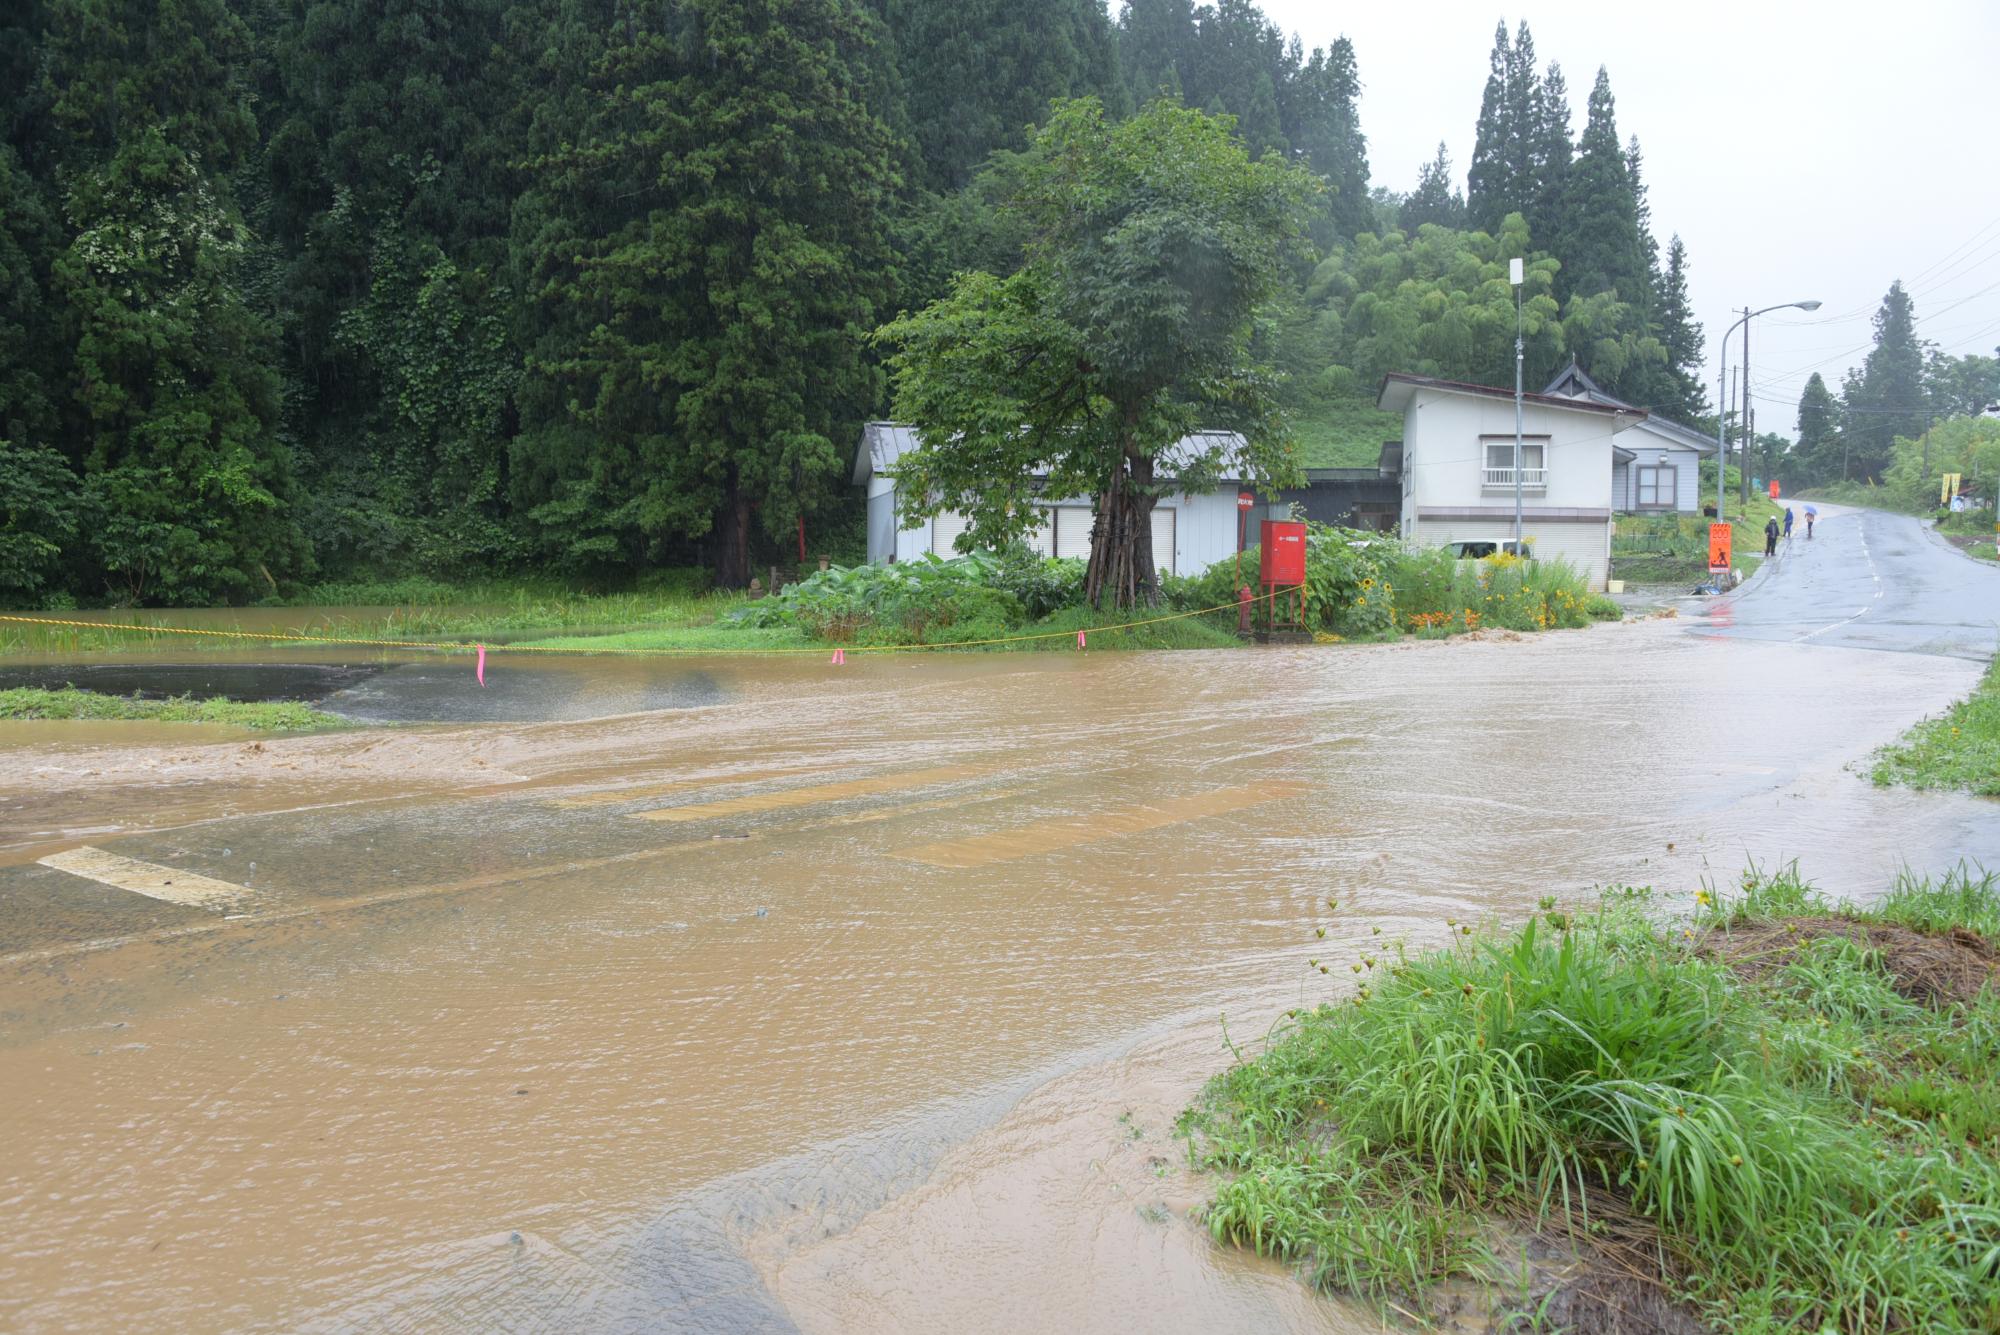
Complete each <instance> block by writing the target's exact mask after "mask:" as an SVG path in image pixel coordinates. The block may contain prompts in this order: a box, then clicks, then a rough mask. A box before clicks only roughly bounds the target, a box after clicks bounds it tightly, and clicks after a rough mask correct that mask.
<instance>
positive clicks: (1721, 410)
mask: <svg viewBox="0 0 2000 1335" xmlns="http://www.w3.org/2000/svg"><path fill="white" fill-rule="evenodd" d="M1723 360H1724V361H1725V362H1726V361H1728V358H1726V357H1725V358H1723ZM1728 495H1729V372H1728V371H1726V370H1724V369H1723V367H1722V366H1720V365H1718V366H1717V367H1716V368H1715V522H1716V523H1718V524H1722V523H1727V522H1728V521H1727V520H1725V519H1724V518H1723V517H1722V509H1723V506H1722V501H1723V498H1724V497H1726V496H1728Z"/></svg>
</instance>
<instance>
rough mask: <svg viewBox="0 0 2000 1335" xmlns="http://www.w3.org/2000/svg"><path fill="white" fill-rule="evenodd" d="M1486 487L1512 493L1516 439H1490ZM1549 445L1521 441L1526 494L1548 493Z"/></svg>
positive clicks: (1523, 480)
mask: <svg viewBox="0 0 2000 1335" xmlns="http://www.w3.org/2000/svg"><path fill="white" fill-rule="evenodd" d="M1485 445H1486V475H1485V485H1486V486H1488V487H1492V488H1495V489H1505V490H1509V491H1511V490H1512V489H1513V487H1514V438H1513V437H1512V436H1508V437H1505V438H1502V437H1499V436H1488V437H1486V439H1485ZM1548 449H1549V447H1548V442H1547V440H1546V439H1544V440H1524V441H1522V442H1521V487H1522V489H1523V490H1526V491H1542V490H1546V489H1547V487H1548V485H1549V470H1548Z"/></svg>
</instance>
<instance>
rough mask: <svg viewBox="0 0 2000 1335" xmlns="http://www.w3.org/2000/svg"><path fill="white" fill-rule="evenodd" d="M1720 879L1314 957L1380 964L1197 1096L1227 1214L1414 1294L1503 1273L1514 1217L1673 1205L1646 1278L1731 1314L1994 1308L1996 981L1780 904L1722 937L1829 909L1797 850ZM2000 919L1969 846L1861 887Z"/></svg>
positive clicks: (1263, 1245) (1370, 1282) (1780, 1320)
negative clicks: (1946, 988)
mask: <svg viewBox="0 0 2000 1335" xmlns="http://www.w3.org/2000/svg"><path fill="white" fill-rule="evenodd" d="M1702 900H1703V903H1702V906H1701V908H1700V909H1699V910H1698V912H1697V914H1696V917H1695V919H1694V920H1693V921H1686V922H1680V923H1676V924H1674V925H1673V926H1663V925H1662V918H1661V914H1660V912H1659V908H1658V906H1657V905H1656V904H1655V903H1654V902H1653V899H1652V897H1651V894H1650V892H1648V891H1644V890H1629V889H1621V890H1616V891H1613V892H1610V893H1608V894H1607V895H1606V896H1605V897H1604V898H1603V900H1602V901H1601V902H1600V903H1599V904H1598V905H1597V906H1596V907H1595V908H1594V909H1593V910H1592V911H1590V912H1588V913H1583V914H1574V913H1569V912H1562V911H1558V910H1557V909H1556V908H1555V906H1554V905H1553V903H1552V902H1549V903H1545V905H1544V912H1543V913H1542V914H1540V915H1538V916H1537V917H1536V918H1535V919H1533V920H1531V921H1530V922H1529V923H1527V924H1526V925H1525V926H1523V927H1521V928H1519V929H1518V930H1516V931H1513V932H1508V933H1501V932H1497V931H1473V930H1472V929H1471V928H1470V927H1466V926H1461V925H1459V924H1448V929H1449V930H1450V931H1451V932H1452V940H1453V944H1452V946H1451V947H1450V948H1447V949H1439V950H1430V951H1425V952H1423V953H1420V954H1415V955H1408V954H1405V953H1404V952H1403V951H1401V950H1397V951H1393V952H1386V953H1382V954H1380V955H1376V954H1370V953H1366V952H1364V953H1363V954H1362V955H1361V956H1360V958H1358V959H1356V960H1353V961H1347V960H1344V959H1343V960H1321V959H1316V960H1314V961H1313V965H1312V967H1313V968H1314V969H1315V970H1316V971H1322V972H1323V971H1325V970H1326V969H1327V968H1328V967H1329V966H1334V967H1338V966H1339V965H1340V964H1347V965H1349V967H1350V968H1351V969H1352V970H1353V971H1354V972H1355V973H1356V974H1357V975H1358V976H1359V977H1360V978H1361V979H1362V980H1363V981H1362V985H1361V986H1360V987H1359V988H1358V990H1357V992H1356V993H1355V995H1354V996H1353V997H1351V998H1350V999H1348V1000H1347V1001H1346V1002H1344V1003H1342V1004H1339V1005H1331V1004H1329V1005H1323V1006H1321V1007H1319V1008H1318V1009H1315V1010H1311V1011H1294V1012H1292V1013H1291V1014H1290V1015H1289V1016H1288V1017H1287V1018H1286V1020H1285V1021H1284V1022H1283V1023H1282V1024H1281V1026H1280V1028H1279V1029H1278V1030H1277V1031H1275V1032H1274V1034H1273V1035H1272V1037H1271V1039H1270V1041H1269V1042H1268V1044H1267V1046H1266V1048H1265V1050H1264V1051H1262V1052H1261V1053H1260V1054H1258V1055H1257V1056H1256V1057H1255V1059H1254V1060H1250V1061H1245V1062H1243V1063H1241V1064H1239V1065H1237V1066H1236V1067H1234V1068H1233V1069H1231V1070H1229V1071H1227V1072H1225V1073H1224V1074H1222V1075H1220V1076H1218V1077H1217V1078H1216V1079H1215V1080H1214V1081H1213V1082H1212V1083H1211V1085H1210V1087H1209V1089H1208V1090H1207V1092H1206V1093H1205V1095H1204V1096H1203V1099H1202V1100H1201V1102H1199V1103H1198V1104H1197V1105H1196V1107H1195V1108H1193V1109H1191V1110H1190V1111H1189V1113H1188V1114H1186V1116H1185V1117H1184V1119H1183V1129H1184V1131H1186V1132H1187V1133H1188V1134H1189V1135H1190V1137H1191V1144H1192V1147H1193V1152H1194V1153H1195V1154H1196V1156H1197V1158H1198V1159H1199V1160H1200V1161H1201V1162H1203V1163H1205V1164H1207V1165H1208V1166H1210V1167H1212V1168H1214V1169H1216V1170H1218V1171H1220V1172H1221V1173H1223V1174H1224V1175H1225V1178H1224V1180H1223V1181H1222V1183H1221V1184H1220V1185H1219V1187H1218V1188H1217V1190H1216V1193H1215V1199H1214V1202H1213V1204H1212V1205H1211V1207H1210V1208H1209V1210H1208V1215H1207V1217H1208V1222H1209V1226H1210V1228H1211V1229H1212V1231H1213V1232H1214V1233H1215V1235H1216V1237H1217V1238H1218V1239H1221V1240H1224V1241H1228V1242H1233V1243H1236V1244H1238V1245H1242V1246H1245V1247H1249V1248H1252V1249H1254V1250H1255V1251H1257V1252H1259V1253H1260V1254H1264V1255H1271V1256H1277V1257H1281V1258H1285V1259H1287V1260H1290V1261H1293V1262H1295V1263H1297V1264H1298V1265H1299V1266H1300V1267H1301V1269H1302V1272H1303V1273H1304V1274H1305V1276H1306V1277H1307V1278H1308V1279H1309V1280H1310V1281H1311V1282H1313V1283H1314V1284H1317V1285H1319V1286H1321V1287H1324V1288H1328V1289H1336V1290H1340V1291H1344V1292H1348V1293H1354V1294H1359V1295H1364V1296H1367V1297H1369V1298H1372V1299H1374V1300H1376V1301H1378V1302H1381V1303H1383V1304H1384V1305H1385V1306H1388V1305H1394V1306H1396V1307H1398V1308H1403V1309H1405V1310H1407V1305H1409V1304H1412V1303H1414V1304H1415V1305H1416V1306H1417V1307H1419V1308H1421V1307H1422V1306H1423V1302H1424V1298H1425V1295H1426V1293H1427V1291H1428V1290H1430V1289H1431V1287H1432V1286H1433V1285H1435V1284H1436V1283H1437V1282H1439V1281H1441V1280H1443V1279H1446V1278H1448V1277H1452V1276H1462V1277H1469V1278H1471V1279H1473V1280H1475V1281H1482V1282H1485V1283H1488V1284H1493V1285H1501V1284H1503V1274H1504V1273H1505V1267H1504V1266H1503V1265H1501V1264H1500V1258H1498V1257H1496V1256H1495V1255H1493V1254H1492V1253H1491V1252H1489V1250H1488V1246H1489V1244H1488V1243H1487V1242H1485V1241H1482V1239H1486V1238H1490V1237H1492V1236H1493V1233H1492V1230H1491V1229H1490V1227H1487V1225H1489V1224H1490V1222H1491V1221H1493V1220H1495V1219H1502V1220H1511V1221H1513V1222H1514V1223H1515V1224H1516V1225H1527V1226H1535V1227H1549V1226H1554V1227H1556V1228H1558V1229H1560V1228H1562V1227H1564V1226H1567V1227H1568V1228H1569V1229H1570V1230H1571V1232H1572V1236H1573V1237H1575V1238H1577V1239H1578V1240H1579V1241H1580V1242H1581V1243H1582V1245H1583V1246H1584V1248H1585V1250H1586V1251H1588V1250H1589V1248H1590V1246H1591V1245H1592V1239H1593V1238H1594V1237H1597V1236H1599V1235H1600V1234H1601V1233H1602V1232H1603V1231H1604V1230H1605V1228H1606V1225H1607V1220H1608V1219H1610V1218H1611V1217H1612V1215H1613V1214H1614V1213H1618V1214H1624V1215H1632V1216H1636V1217H1637V1218H1638V1219H1639V1220H1640V1221H1642V1222H1644V1223H1646V1224H1649V1225H1650V1229H1651V1230H1652V1232H1653V1235H1654V1236H1653V1244H1652V1247H1651V1249H1650V1250H1646V1249H1641V1251H1640V1253H1639V1254H1640V1255H1642V1256H1645V1257H1646V1258H1647V1260H1648V1263H1649V1265H1650V1266H1651V1268H1653V1269H1654V1270H1655V1272H1656V1273H1655V1274H1654V1276H1653V1278H1654V1279H1656V1280H1657V1281H1658V1282H1659V1283H1660V1284H1661V1285H1663V1286H1664V1287H1665V1288H1667V1289H1668V1290H1669V1291H1671V1293H1672V1294H1674V1295H1675V1296H1676V1297H1678V1299H1679V1300H1680V1301H1682V1302H1683V1303H1685V1304H1688V1305H1689V1306H1691V1307H1692V1308H1693V1309H1694V1310H1696V1311H1697V1312H1699V1313H1700V1314H1702V1315H1703V1316H1705V1317H1707V1318H1708V1319H1709V1320H1711V1321H1717V1322H1719V1321H1721V1320H1723V1319H1724V1318H1727V1321H1728V1324H1729V1325H1730V1327H1731V1328H1732V1330H1735V1331H1738V1332H1764V1331H1778V1330H1799V1329H1805V1330H1818V1329H1827V1328H1831V1329H1837V1330H1852V1331H1861V1330H1883V1329H1888V1330H1897V1329H1908V1330H1927V1331H1928V1330H1940V1331H1943V1330H1968V1331H1971V1330H1986V1331H1991V1330H1994V1329H1996V1328H2000V1327H1996V1323H2000V994H1996V992H1995V990H1994V989H1993V988H1991V987H1988V988H1986V989H1985V990H1984V991H1983V992H1979V993H1977V995H1976V997H1974V998H1972V999H1966V1000H1961V1001H1959V1002H1957V1003H1954V1004H1952V1005H1949V1006H1940V1007H1934V1006H1927V1005H1921V1004H1917V1003H1916V1002H1913V1001H1911V1000H1909V999H1908V998H1907V997H1905V996H1903V995H1901V994H1899V992H1898V991H1897V989H1896V987H1895V986H1894V984H1895V981H1896V980H1895V979H1894V978H1893V976H1892V975H1891V973H1890V971H1889V970H1888V968H1887V967H1886V965H1885V963H1884V957H1883V956H1882V954H1881V953H1879V952H1877V951H1875V950H1872V949H1871V948H1869V946H1868V945H1867V944H1865V938H1864V940H1863V941H1859V942H1858V941H1856V940H1850V939H1847V938H1844V937H1839V936H1837V935H1836V936H1831V937H1828V938H1826V939H1817V940H1803V939H1802V940H1796V941H1794V940H1792V939H1789V938H1788V937H1787V935H1786V934H1785V933H1784V932H1783V929H1779V933H1780V943H1779V944H1777V945H1776V946H1774V948H1773V950H1772V952H1771V959H1770V960H1769V961H1768V966H1769V967H1765V968H1763V969H1761V970H1756V971H1746V970H1745V969H1743V968H1741V967H1738V962H1737V961H1734V960H1732V959H1731V957H1730V953H1729V951H1728V950H1727V949H1724V948H1721V947H1720V944H1719V943H1722V942H1723V941H1724V940H1725V938H1726V937H1727V934H1729V933H1733V932H1742V931H1745V930H1747V926H1746V925H1748V924H1754V923H1759V922H1762V923H1769V922H1770V921H1772V919H1771V917H1770V915H1772V914H1794V913H1805V914H1816V915H1835V913H1836V910H1835V909H1834V908H1832V907H1831V906H1829V905H1827V904H1825V903H1823V902H1821V901H1820V900H1819V899H1818V897H1817V896H1816V895H1815V894H1814V893H1813V892H1812V890H1811V888H1810V887H1809V886H1807V885H1806V884H1804V883H1803V882H1801V881H1799V879H1798V877H1797V874H1796V870H1795V869H1793V868H1786V869H1784V870H1782V871H1781V872H1779V873H1777V874H1774V875H1768V876H1767V875H1764V874H1761V873H1754V872H1753V873H1752V874H1751V875H1750V876H1749V877H1747V878H1746V880H1745V883H1744V886H1743V887H1742V891H1741V893H1740V894H1737V895H1733V896H1730V897H1727V899H1726V902H1718V899H1717V897H1716V896H1714V895H1711V894H1709V893H1708V892H1704V893H1703V896H1702ZM1996 919H2000V891H1996V887H1995V881H1994V878H1993V877H1992V876H1980V875H1973V874H1971V873H1969V872H1965V871H1963V870H1961V871H1960V872H1958V873H1954V875H1953V876H1951V877H1947V878H1946V879H1945V881H1944V882H1942V883H1935V884H1934V883H1931V882H1926V881H1921V880H1915V879H1910V878H1905V879H1904V880H1903V881H1902V882H1900V883H1899V884H1898V886H1897V888H1896V890H1895V892H1894V893H1893V894H1892V895H1891V897H1890V898H1889V900H1888V901H1886V902H1885V903H1884V904H1883V905H1882V906H1881V907H1880V908H1879V909H1877V910H1876V911H1874V912H1873V913H1870V914H1859V915H1854V921H1856V922H1858V923H1869V922H1893V923H1898V924H1907V925H1910V926H1915V925H1918V924H1922V925H1923V928H1924V930H1930V931H1936V930H1941V929H1944V928H1945V927H1947V926H1951V927H1959V928H1965V927H1968V926H1969V927H1972V928H1974V929H1975V930H1976V929H1978V928H1980V927H1983V926H1987V925H1991V924H1993V923H1995V921H1996ZM1948 944H1949V945H1951V946H1952V947H1953V948H1957V949H1963V950H1972V949H1973V947H1972V946H1970V945H1965V944H1964V943H1960V942H1956V941H1954V942H1949V943H1948ZM1981 945H1982V946H1983V943H1981ZM1982 958H1984V957H1982ZM1593 1203H1595V1204H1593ZM1613 1207H1615V1209H1614V1208H1613ZM1628 1255H1630V1253H1629V1252H1628Z"/></svg>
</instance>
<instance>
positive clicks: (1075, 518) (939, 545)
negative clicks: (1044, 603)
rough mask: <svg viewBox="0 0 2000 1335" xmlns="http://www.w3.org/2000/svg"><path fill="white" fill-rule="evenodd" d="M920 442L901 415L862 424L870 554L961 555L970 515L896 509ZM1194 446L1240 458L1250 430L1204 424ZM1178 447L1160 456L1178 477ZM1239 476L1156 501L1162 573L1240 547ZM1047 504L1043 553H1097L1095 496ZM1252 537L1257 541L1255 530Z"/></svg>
mask: <svg viewBox="0 0 2000 1335" xmlns="http://www.w3.org/2000/svg"><path fill="white" fill-rule="evenodd" d="M916 447H917V435H916V431H915V429H914V428H911V427H909V426H905V425H903V424H902V423H900V422H870V423H868V425H867V426H865V427H863V428H862V429H861V446H860V448H859V449H858V450H857V451H856V452H855V456H854V481H855V483H856V484H857V485H858V486H861V487H864V488H865V489H866V490H867V495H868V559H869V560H870V561H908V560H911V559H912V558H914V557H917V556H921V555H922V554H923V553H925V552H935V553H937V554H938V555H939V556H954V555H956V554H957V551H958V549H957V547H956V546H954V543H955V542H956V541H957V539H958V536H959V535H960V534H961V533H963V532H965V528H966V519H965V516H964V515H960V514H955V513H951V512H946V513H944V514H941V515H938V516H937V517H936V518H934V519H926V520H923V521H921V522H920V523H917V524H913V525H911V526H909V527H907V528H906V527H903V526H902V523H901V520H900V519H899V518H898V516H897V512H896V502H897V494H896V461H897V460H898V459H900V458H901V457H902V456H903V454H904V453H905V452H906V451H909V450H914V449H915V448H916ZM1181 447H1182V448H1184V449H1185V450H1187V451H1188V452H1190V453H1193V452H1202V453H1206V452H1209V451H1212V450H1214V449H1216V448H1217V447H1221V448H1222V449H1224V450H1225V451H1227V457H1230V458H1241V457H1242V448H1243V438H1242V437H1241V436H1239V435H1237V434H1236V433H1235V432H1233V431H1204V432H1201V433H1199V434H1197V435H1195V436H1189V437H1186V438H1185V439H1183V441H1182V442H1181ZM1174 453H1175V452H1174V451H1169V452H1168V453H1167V454H1166V455H1164V456H1163V457H1162V459H1161V464H1162V468H1161V476H1162V477H1171V476H1172V473H1171V469H1170V468H1169V467H1168V465H1170V464H1171V461H1172V458H1173V455H1174ZM1238 482H1239V480H1238V479H1224V481H1223V482H1222V484H1220V485H1218V486H1217V487H1216V488H1215V489H1214V490H1212V491H1206V492H1198V493H1177V494H1174V495H1169V496H1162V497H1161V498H1160V501H1159V503H1158V504H1157V505H1155V506H1154V507H1153V568H1154V569H1155V570H1156V571H1158V572H1159V573H1160V574H1162V575H1196V574H1200V573H1201V572H1202V571H1204V570H1206V569H1208V568H1209V567H1210V566H1211V565H1214V564H1215V563H1216V562H1217V561H1220V560H1223V559H1224V558H1226V557H1230V556H1234V555H1235V554H1236V524H1237V511H1236V493H1237V490H1238ZM1035 504H1036V506H1037V507H1038V508H1040V509H1042V510H1044V511H1046V512H1047V513H1046V517H1045V519H1044V521H1043V523H1042V525H1041V527H1040V528H1038V529H1036V530H1035V532H1034V534H1033V535H1032V536H1031V537H1030V539H1029V544H1030V545H1031V546H1032V547H1033V548H1034V549H1035V550H1036V551H1038V552H1040V553H1042V554H1043V555H1044V556H1077V557H1086V558H1087V557H1089V555H1090V529H1091V501H1090V498H1089V497H1083V498H1080V499H1079V498H1064V499H1057V498H1054V497H1051V498H1049V499H1047V500H1038V501H1036V502H1035ZM1251 541H1253V542H1254V541H1256V538H1255V535H1254V534H1253V535H1252V537H1251Z"/></svg>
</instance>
